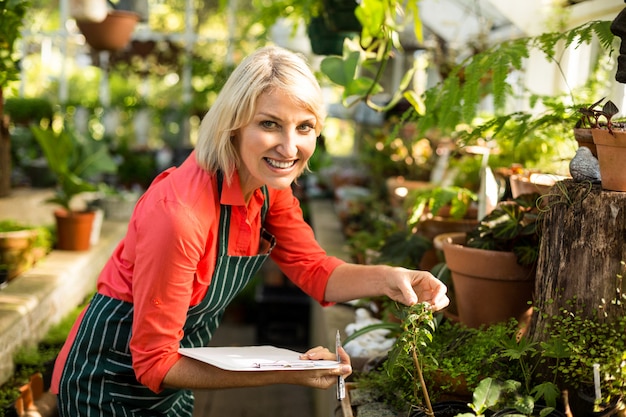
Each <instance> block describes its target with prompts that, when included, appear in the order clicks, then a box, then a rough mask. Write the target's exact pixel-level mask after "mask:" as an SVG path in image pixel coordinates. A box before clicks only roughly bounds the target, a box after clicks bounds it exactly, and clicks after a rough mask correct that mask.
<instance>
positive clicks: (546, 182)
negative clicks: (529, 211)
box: [509, 173, 565, 198]
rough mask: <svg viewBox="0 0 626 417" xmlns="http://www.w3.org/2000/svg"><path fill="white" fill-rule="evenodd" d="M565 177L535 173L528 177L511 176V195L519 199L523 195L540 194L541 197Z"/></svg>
mask: <svg viewBox="0 0 626 417" xmlns="http://www.w3.org/2000/svg"><path fill="white" fill-rule="evenodd" d="M564 178H565V177H561V176H557V175H551V174H539V173H533V174H530V175H528V176H524V175H511V176H510V177H509V183H510V184H511V195H512V196H513V198H517V197H519V196H520V195H523V194H532V193H538V194H541V195H544V194H548V193H549V192H550V189H551V188H552V186H553V185H554V184H555V183H556V182H557V181H559V180H562V179H564Z"/></svg>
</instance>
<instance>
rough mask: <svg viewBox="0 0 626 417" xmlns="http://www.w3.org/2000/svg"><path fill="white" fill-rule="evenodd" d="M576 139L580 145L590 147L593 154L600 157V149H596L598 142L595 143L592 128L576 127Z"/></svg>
mask: <svg viewBox="0 0 626 417" xmlns="http://www.w3.org/2000/svg"><path fill="white" fill-rule="evenodd" d="M574 139H576V142H578V147H581V146H584V147H586V148H589V150H590V151H591V153H592V154H593V156H595V157H596V158H597V157H598V151H597V149H596V144H595V143H593V135H592V134H591V129H590V128H588V127H575V128H574Z"/></svg>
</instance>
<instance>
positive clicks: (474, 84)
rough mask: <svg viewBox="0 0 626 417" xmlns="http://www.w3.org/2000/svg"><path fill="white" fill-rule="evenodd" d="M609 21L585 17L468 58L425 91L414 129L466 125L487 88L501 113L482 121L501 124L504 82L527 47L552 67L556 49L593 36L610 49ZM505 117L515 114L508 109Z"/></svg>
mask: <svg viewBox="0 0 626 417" xmlns="http://www.w3.org/2000/svg"><path fill="white" fill-rule="evenodd" d="M610 23H611V22H609V21H591V22H588V23H585V24H583V25H580V26H578V27H576V28H574V29H572V30H569V31H567V32H564V33H562V32H551V33H544V34H541V35H539V36H536V37H526V38H520V39H514V40H510V41H506V42H502V43H501V44H498V45H494V46H493V47H491V48H488V49H487V50H485V51H483V52H480V53H478V54H476V55H473V56H471V57H469V58H468V59H467V60H466V61H464V62H462V63H460V64H459V65H458V66H457V67H456V69H455V70H454V71H453V73H452V75H451V76H449V77H448V78H446V79H445V80H443V81H442V82H441V83H440V84H439V85H437V86H435V87H432V88H430V89H429V90H428V91H427V92H426V94H425V97H424V102H423V103H422V104H421V105H420V107H423V108H424V109H426V111H424V112H423V113H422V115H423V117H421V118H420V119H419V121H418V130H419V131H420V132H426V131H428V130H430V129H432V128H438V129H441V130H443V131H447V132H449V131H454V130H456V127H457V126H458V125H460V124H462V123H472V121H473V120H474V118H475V117H476V116H477V115H478V114H477V110H478V104H479V101H480V100H481V99H482V97H484V94H485V91H484V90H485V88H489V90H488V91H489V92H490V93H491V94H492V96H493V104H494V111H495V115H494V117H495V118H497V117H501V119H500V120H499V121H497V122H496V121H494V120H488V121H486V123H489V124H493V123H497V124H498V125H502V124H503V123H504V122H506V119H507V116H505V115H504V110H505V107H506V104H507V98H508V97H510V96H511V94H512V91H511V89H510V86H509V85H508V84H507V83H506V82H504V81H505V78H506V75H507V74H508V73H509V72H510V71H511V70H521V69H522V64H523V62H524V59H525V58H527V57H528V56H529V55H530V53H531V52H532V51H538V52H542V53H543V54H544V55H545V56H546V58H547V59H548V60H549V61H551V62H554V63H555V64H557V65H558V64H559V58H558V57H557V53H558V51H559V50H560V48H567V47H569V46H572V45H573V46H576V47H577V46H580V45H582V44H588V43H590V42H591V41H592V40H593V39H594V38H595V37H597V38H598V39H599V41H600V44H601V45H602V47H603V48H605V49H606V50H608V51H609V53H610V51H611V50H612V45H613V39H614V35H613V34H611V32H610V29H609V27H610ZM486 76H488V78H487V79H486V78H485V77H486ZM489 77H490V78H489ZM509 117H519V115H518V116H516V115H515V113H514V114H512V115H510V116H509ZM524 128H525V127H524Z"/></svg>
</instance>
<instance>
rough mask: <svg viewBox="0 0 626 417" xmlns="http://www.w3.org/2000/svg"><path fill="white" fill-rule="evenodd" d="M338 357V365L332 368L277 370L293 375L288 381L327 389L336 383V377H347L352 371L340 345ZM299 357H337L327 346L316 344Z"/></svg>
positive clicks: (346, 355)
mask: <svg viewBox="0 0 626 417" xmlns="http://www.w3.org/2000/svg"><path fill="white" fill-rule="evenodd" d="M339 357H340V359H341V362H340V365H339V366H338V367H336V368H332V369H315V370H305V371H278V372H283V373H285V376H286V377H290V376H293V377H294V380H292V381H290V383H293V384H297V385H304V386H307V387H312V388H321V389H327V388H330V387H332V386H333V385H335V384H336V383H337V377H339V376H341V377H342V378H344V379H345V378H347V377H348V376H350V374H351V373H352V365H351V363H350V356H349V355H348V354H347V353H346V351H345V350H344V349H343V348H342V347H340V348H339ZM300 359H303V360H313V361H315V360H331V361H334V360H336V359H337V355H336V354H335V353H333V352H331V351H330V350H328V349H327V348H324V347H321V346H318V347H314V348H312V349H309V350H308V351H306V352H305V353H303V354H302V355H300Z"/></svg>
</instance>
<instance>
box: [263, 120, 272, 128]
mask: <svg viewBox="0 0 626 417" xmlns="http://www.w3.org/2000/svg"><path fill="white" fill-rule="evenodd" d="M261 126H263V127H264V128H265V129H273V128H275V127H276V122H273V121H271V120H264V121H262V122H261Z"/></svg>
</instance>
